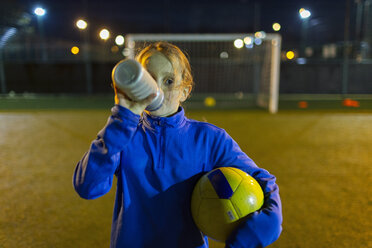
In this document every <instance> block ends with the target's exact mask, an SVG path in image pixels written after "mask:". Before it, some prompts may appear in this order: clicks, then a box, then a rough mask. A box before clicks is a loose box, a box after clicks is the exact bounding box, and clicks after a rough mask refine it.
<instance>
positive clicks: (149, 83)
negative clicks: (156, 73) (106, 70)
mask: <svg viewBox="0 0 372 248" xmlns="http://www.w3.org/2000/svg"><path fill="white" fill-rule="evenodd" d="M112 81H114V83H115V85H116V87H118V88H119V89H120V90H122V91H123V92H125V94H126V95H127V96H128V97H129V98H130V99H131V100H133V101H141V100H144V99H145V98H147V97H148V96H149V95H151V94H156V96H155V97H154V99H153V100H152V102H151V103H150V104H149V105H148V106H147V107H146V110H148V111H155V110H157V109H159V108H160V107H161V105H162V104H163V100H164V93H163V91H162V90H161V89H160V88H159V87H158V84H157V83H156V81H155V80H154V79H153V78H152V77H151V75H150V74H149V73H148V72H147V71H146V69H145V68H143V67H142V65H141V64H140V63H139V62H138V61H136V60H134V59H124V60H121V61H120V62H119V63H117V64H116V65H115V67H114V69H113V70H112Z"/></svg>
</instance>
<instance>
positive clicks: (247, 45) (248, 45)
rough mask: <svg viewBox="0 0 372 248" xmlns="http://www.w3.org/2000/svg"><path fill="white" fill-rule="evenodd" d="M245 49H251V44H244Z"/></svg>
mask: <svg viewBox="0 0 372 248" xmlns="http://www.w3.org/2000/svg"><path fill="white" fill-rule="evenodd" d="M245 47H246V48H249V49H250V48H253V43H251V44H245Z"/></svg>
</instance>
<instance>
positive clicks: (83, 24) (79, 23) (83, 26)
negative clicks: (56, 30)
mask: <svg viewBox="0 0 372 248" xmlns="http://www.w3.org/2000/svg"><path fill="white" fill-rule="evenodd" d="M87 26H88V23H87V22H86V21H84V20H81V19H80V20H78V21H77V22H76V27H78V28H79V29H86V28H87Z"/></svg>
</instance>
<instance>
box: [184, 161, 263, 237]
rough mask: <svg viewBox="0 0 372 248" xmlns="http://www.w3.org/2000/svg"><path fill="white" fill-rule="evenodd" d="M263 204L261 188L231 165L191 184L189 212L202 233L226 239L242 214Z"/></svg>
mask: <svg viewBox="0 0 372 248" xmlns="http://www.w3.org/2000/svg"><path fill="white" fill-rule="evenodd" d="M263 203H264V194H263V191H262V189H261V186H260V185H259V184H258V182H257V181H256V180H255V179H254V178H253V177H251V176H250V175H248V174H247V173H246V172H244V171H242V170H239V169H237V168H234V167H221V168H217V169H215V170H212V171H210V172H209V173H207V174H205V175H204V176H202V177H201V178H200V180H199V181H198V182H197V184H196V185H195V188H194V191H193V193H192V198H191V213H192V216H193V219H194V222H195V224H196V225H197V227H198V228H199V229H200V230H201V231H202V232H203V233H204V234H205V235H207V236H208V237H210V238H212V239H215V240H218V241H226V240H227V238H228V237H229V235H230V234H231V232H232V231H233V230H234V229H236V228H237V226H238V225H239V224H240V223H241V221H242V220H244V219H245V218H244V217H246V216H247V215H249V214H250V213H253V212H255V211H257V210H259V209H260V208H261V207H262V205H263Z"/></svg>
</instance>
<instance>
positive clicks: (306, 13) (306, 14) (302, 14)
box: [298, 8, 311, 19]
mask: <svg viewBox="0 0 372 248" xmlns="http://www.w3.org/2000/svg"><path fill="white" fill-rule="evenodd" d="M298 12H299V13H300V17H301V18H302V19H307V18H309V17H310V16H311V12H310V11H309V10H307V9H304V8H301V9H300V10H299V11H298Z"/></svg>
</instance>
